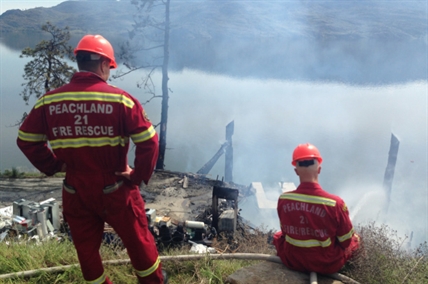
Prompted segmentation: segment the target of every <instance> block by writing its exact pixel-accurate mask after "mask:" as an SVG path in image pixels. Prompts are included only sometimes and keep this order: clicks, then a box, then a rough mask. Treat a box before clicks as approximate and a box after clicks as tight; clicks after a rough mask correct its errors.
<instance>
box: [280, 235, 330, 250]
mask: <svg viewBox="0 0 428 284" xmlns="http://www.w3.org/2000/svg"><path fill="white" fill-rule="evenodd" d="M285 240H286V241H287V243H290V244H292V245H293V246H296V247H302V248H312V247H323V248H325V247H328V246H330V245H331V240H330V238H328V239H327V240H325V241H319V240H313V239H312V240H304V241H303V240H296V239H293V238H291V237H289V236H288V235H286V236H285Z"/></svg>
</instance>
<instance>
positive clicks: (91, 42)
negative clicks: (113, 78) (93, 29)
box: [74, 35, 117, 69]
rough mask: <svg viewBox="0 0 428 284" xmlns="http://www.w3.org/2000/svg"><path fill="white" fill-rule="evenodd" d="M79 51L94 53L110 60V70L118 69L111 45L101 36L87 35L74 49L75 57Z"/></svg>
mask: <svg viewBox="0 0 428 284" xmlns="http://www.w3.org/2000/svg"><path fill="white" fill-rule="evenodd" d="M78 51H88V52H93V53H96V54H99V55H102V56H104V57H107V58H108V59H110V69H114V68H117V64H116V59H115V58H114V50H113V47H112V46H111V44H110V43H109V42H108V41H107V40H106V39H105V38H104V37H103V36H101V35H85V36H84V37H82V39H81V40H80V41H79V43H78V44H77V46H76V48H75V49H74V55H76V54H77V52H78Z"/></svg>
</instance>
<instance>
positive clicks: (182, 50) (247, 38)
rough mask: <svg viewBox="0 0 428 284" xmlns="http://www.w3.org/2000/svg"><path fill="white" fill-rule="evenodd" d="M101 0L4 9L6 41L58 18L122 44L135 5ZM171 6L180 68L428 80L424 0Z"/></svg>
mask: <svg viewBox="0 0 428 284" xmlns="http://www.w3.org/2000/svg"><path fill="white" fill-rule="evenodd" d="M99 3H100V2H99V1H65V2H63V3H61V4H59V5H57V6H55V7H52V8H35V9H29V10H26V11H20V10H9V11H6V12H5V13H3V14H2V15H1V16H0V29H1V30H0V32H1V33H2V35H3V38H2V42H3V43H4V44H6V45H8V46H9V47H12V48H15V49H18V50H20V49H22V48H23V47H25V46H27V45H31V44H35V43H37V42H38V41H39V40H40V38H41V37H42V35H40V34H39V33H38V31H39V29H40V26H41V25H42V24H44V23H45V22H46V21H50V22H51V23H53V24H54V25H57V26H58V27H65V26H68V27H70V30H71V32H72V34H73V36H74V37H73V39H72V41H71V44H72V45H74V44H76V42H77V40H78V39H79V38H80V37H81V36H82V35H83V34H86V33H90V34H102V35H104V36H105V37H106V38H108V39H109V40H110V41H112V42H113V45H114V46H115V47H116V50H117V48H118V46H119V44H120V43H122V42H124V41H125V40H127V39H128V38H129V37H128V33H129V31H130V30H131V29H132V24H133V16H135V14H136V8H135V6H133V5H132V4H131V3H130V1H123V0H122V1H103V2H102V3H103V5H100V4H99ZM170 11H171V42H170V47H171V68H172V69H174V70H181V69H182V68H185V67H188V68H195V69H201V70H204V71H209V72H216V73H223V74H228V75H231V76H253V77H268V78H279V79H293V80H332V81H341V82H347V83H363V84H364V83H367V82H368V83H390V82H397V81H398V82H402V81H409V80H421V79H425V78H426V62H421V60H420V59H419V58H421V57H423V58H425V57H426V48H427V33H426V30H427V10H426V3H425V1H412V2H391V3H390V2H384V1H328V2H324V1H322V2H321V1H301V2H300V1H210V0H199V1H174V0H172V1H171V9H170ZM153 13H154V14H157V15H159V16H162V13H163V11H162V10H161V9H157V10H155V11H154V12H153ZM409 55H410V56H409ZM372 64H375V65H374V66H372ZM390 66H394V67H395V68H397V67H398V68H400V69H401V70H404V69H406V70H407V72H401V71H400V72H398V71H397V70H390V69H391V67H390ZM347 68H353V69H354V71H352V72H351V71H349V70H344V69H347Z"/></svg>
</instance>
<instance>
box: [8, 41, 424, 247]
mask: <svg viewBox="0 0 428 284" xmlns="http://www.w3.org/2000/svg"><path fill="white" fill-rule="evenodd" d="M25 63H26V60H25V59H20V58H19V52H17V51H14V50H11V49H9V48H7V47H6V46H4V45H0V111H1V113H0V143H1V144H0V170H1V171H4V170H5V169H10V168H11V167H20V168H22V169H25V170H28V169H31V168H32V167H31V165H30V164H29V163H28V161H27V160H26V158H25V157H24V156H23V155H22V154H21V153H20V151H19V150H18V148H17V147H16V146H15V139H16V135H17V128H16V127H11V125H13V124H15V123H16V121H18V120H19V119H20V117H21V115H22V113H23V112H28V111H29V110H30V109H31V107H32V104H34V102H35V101H34V100H32V101H31V102H30V106H26V105H25V104H24V102H23V100H22V98H21V97H20V96H18V94H19V93H20V91H21V90H22V87H21V83H23V79H22V74H23V67H24V65H25ZM403 72H404V71H403ZM112 74H114V71H113V72H112ZM140 76H141V74H137V73H135V74H131V75H129V76H127V77H126V78H125V79H123V80H119V79H118V80H115V81H112V82H111V83H112V84H114V85H117V86H118V87H121V88H123V89H125V90H127V91H128V92H129V93H131V94H133V95H134V96H135V97H137V98H138V99H139V100H140V101H145V100H146V99H147V96H144V95H143V94H142V90H140V89H138V88H137V87H136V84H135V82H136V81H137V80H138V78H139V77H140ZM155 80H156V82H159V85H158V87H157V89H158V91H160V77H159V76H158V75H157V77H155ZM169 86H170V88H171V90H172V91H173V92H172V93H171V94H170V101H169V122H168V132H167V148H168V149H167V153H166V160H165V164H166V169H168V170H174V171H182V172H196V171H198V170H199V169H200V168H201V167H202V166H203V165H204V164H205V163H206V162H207V161H208V160H209V159H210V158H211V157H212V156H213V155H214V154H215V153H216V152H217V150H218V149H219V148H220V146H221V144H222V143H223V142H224V141H225V126H226V125H227V124H228V123H229V122H231V121H234V123H235V132H234V135H233V149H234V168H233V170H234V172H233V176H234V182H236V183H239V184H243V185H249V184H250V183H251V182H253V181H259V182H262V183H263V185H264V187H265V189H267V190H268V194H269V197H270V198H272V199H276V198H277V195H278V188H277V184H278V182H281V181H285V182H294V183H295V184H296V185H297V184H298V178H297V176H296V175H295V174H294V171H293V168H292V166H291V164H290V160H291V154H292V151H293V149H294V148H295V146H296V145H297V144H300V143H306V142H310V143H313V144H315V145H316V146H317V147H318V148H319V150H320V151H321V154H322V156H323V158H324V162H323V169H322V172H321V176H320V183H321V185H322V186H323V187H324V189H326V190H328V191H329V192H331V193H334V194H338V195H340V196H342V197H343V199H344V200H345V201H346V202H347V204H348V206H349V207H350V211H351V215H352V214H353V215H352V216H353V219H354V222H356V223H364V222H367V221H369V220H379V219H378V217H379V216H378V213H379V212H380V210H381V209H382V208H383V206H384V202H385V200H386V197H385V194H384V192H383V190H382V183H383V176H384V173H385V168H386V164H387V159H388V151H389V143H390V138H391V132H393V133H394V134H395V135H396V136H397V137H398V138H399V139H400V148H399V153H398V160H397V165H396V170H395V177H394V183H393V189H392V201H391V204H390V207H389V215H388V216H387V218H386V221H387V223H388V224H391V226H393V227H394V229H398V230H399V232H400V233H402V234H410V233H411V232H412V231H413V232H414V234H415V235H414V241H415V242H420V241H423V240H427V235H428V233H427V228H428V224H427V223H428V221H427V216H428V207H427V204H428V170H427V168H428V149H427V147H428V134H427V129H428V95H427V93H428V91H427V82H426V81H415V82H409V83H406V84H397V85H384V86H370V87H364V86H352V85H345V84H336V83H311V82H303V81H281V80H258V79H254V78H232V77H227V76H223V75H219V74H209V73H202V72H199V71H197V70H190V69H184V70H183V71H182V72H171V73H170V82H169ZM145 108H146V111H147V113H148V115H149V117H150V118H151V120H152V121H153V122H154V123H155V124H156V123H157V122H158V121H159V117H160V100H157V101H153V102H151V103H150V104H148V105H146V106H145ZM130 157H131V158H132V155H131V156H130ZM223 175H224V158H223V157H222V158H221V159H220V160H219V161H218V162H217V164H216V166H215V167H214V168H213V169H212V171H211V172H210V176H211V177H212V178H216V177H217V176H219V178H220V179H221V178H222V177H223ZM353 210H354V211H353ZM271 224H273V225H272V226H277V221H274V222H273V223H271ZM271 224H269V225H271Z"/></svg>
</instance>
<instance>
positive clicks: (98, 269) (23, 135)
mask: <svg viewBox="0 0 428 284" xmlns="http://www.w3.org/2000/svg"><path fill="white" fill-rule="evenodd" d="M74 53H75V55H76V59H77V64H78V67H79V72H76V73H75V74H74V75H73V78H72V79H71V82H70V83H69V84H66V85H64V86H62V87H60V88H58V89H56V90H53V91H51V92H48V93H47V94H45V95H44V96H42V97H41V98H40V99H39V100H38V101H37V102H36V104H35V106H34V108H33V109H32V111H31V112H30V114H29V115H28V116H27V118H26V119H25V121H24V123H23V124H22V126H21V127H20V129H19V134H18V140H17V144H18V146H19V148H20V149H21V151H22V152H23V153H24V154H25V156H26V157H27V158H28V159H29V160H30V162H31V163H32V164H33V165H34V166H35V167H36V168H37V169H39V170H40V171H41V172H43V173H45V174H46V175H48V176H51V175H53V174H55V173H57V172H64V171H66V177H65V180H64V185H63V191H62V197H63V213H64V219H65V220H66V221H67V223H68V225H69V227H70V231H71V235H72V239H73V243H74V246H75V248H76V251H77V254H78V257H79V262H80V266H81V269H82V273H83V277H84V278H85V280H86V282H87V283H94V284H95V283H112V282H111V281H110V280H109V278H108V277H107V275H106V273H105V271H104V268H103V265H102V261H101V256H100V253H99V249H100V246H101V241H102V237H103V231H104V223H105V222H107V223H108V224H110V225H111V226H112V227H113V229H114V230H115V231H116V233H117V234H118V235H119V236H120V238H121V240H122V242H123V244H124V245H125V247H126V248H127V250H128V254H129V257H130V259H131V263H132V265H133V267H134V268H135V271H136V274H137V277H138V280H139V283H153V284H160V283H163V278H164V277H163V274H162V268H161V263H160V259H159V256H158V251H157V249H156V244H155V242H154V238H153V236H152V235H151V233H150V231H149V229H148V223H147V218H146V214H145V209H144V201H143V199H142V198H141V195H140V191H139V185H140V184H141V182H144V183H146V184H147V183H148V181H149V179H150V177H151V175H152V173H153V170H154V166H155V163H156V159H157V156H158V136H157V134H156V132H155V130H154V128H153V126H152V124H151V123H150V121H149V120H148V119H147V117H146V115H145V113H144V110H143V108H142V106H141V105H140V103H139V102H138V101H137V100H136V99H135V98H134V97H132V96H131V95H129V94H128V93H126V92H125V91H123V90H121V89H119V88H116V87H113V86H111V85H109V84H107V83H106V81H107V79H108V78H109V76H110V69H113V68H116V67H117V64H116V61H115V58H114V51H113V48H112V46H111V44H110V43H109V42H108V41H107V40H106V39H104V38H103V37H102V36H100V35H95V36H94V35H86V36H84V37H83V38H82V39H81V40H80V42H79V43H78V45H77V47H76V49H75V50H74ZM129 138H131V139H132V141H133V142H134V143H135V145H136V150H135V160H134V166H135V168H134V169H133V170H132V169H131V168H130V167H129V166H128V161H127V153H128V148H129ZM47 141H49V144H50V148H52V151H51V150H50V148H48V145H47Z"/></svg>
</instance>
